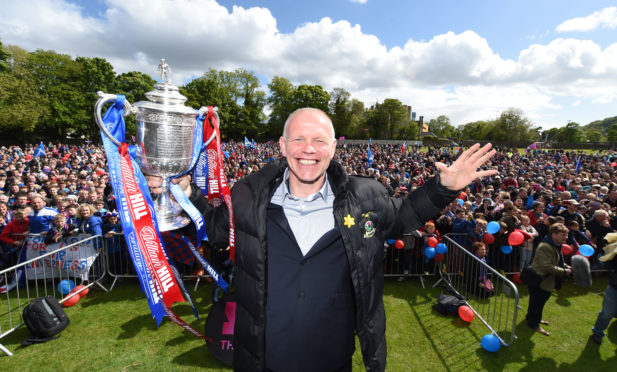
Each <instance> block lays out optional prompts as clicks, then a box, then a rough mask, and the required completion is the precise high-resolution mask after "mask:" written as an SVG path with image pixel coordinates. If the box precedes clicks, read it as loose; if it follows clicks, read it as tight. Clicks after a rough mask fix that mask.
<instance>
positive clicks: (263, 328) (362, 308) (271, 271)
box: [149, 108, 496, 371]
mask: <svg viewBox="0 0 617 372" xmlns="http://www.w3.org/2000/svg"><path fill="white" fill-rule="evenodd" d="M279 145H280V149H281V153H282V155H283V158H281V159H278V160H275V161H272V162H270V163H269V164H267V165H266V166H264V167H263V168H262V169H261V170H259V171H258V172H254V173H251V174H250V175H248V176H246V177H244V178H242V179H240V180H238V182H236V184H235V185H234V187H233V189H232V201H233V207H234V218H235V226H236V233H235V234H236V235H235V236H236V254H235V271H234V283H235V288H236V298H237V307H236V317H235V333H234V341H233V346H234V369H235V370H237V371H264V370H267V371H351V369H352V355H353V354H354V351H355V339H354V335H356V334H357V335H358V338H359V339H360V345H361V349H362V356H363V360H364V365H365V367H366V369H367V370H368V371H383V370H385V365H386V339H385V334H386V333H385V325H386V316H385V310H384V304H383V299H382V295H383V285H384V283H383V271H382V260H383V242H384V240H385V239H386V238H388V237H392V236H400V235H401V233H402V232H404V231H413V230H415V229H417V228H418V227H420V226H422V225H423V224H424V222H426V221H427V220H428V219H430V218H431V217H433V216H434V215H436V214H438V213H439V212H440V211H441V209H442V208H443V207H444V206H446V205H447V204H448V203H450V202H451V201H452V200H453V199H454V198H455V197H456V196H457V195H458V192H459V190H461V189H462V188H464V187H465V186H467V185H468V184H469V183H470V182H471V181H473V180H474V179H475V178H476V177H483V176H487V175H492V174H495V173H496V171H494V170H485V171H479V172H478V171H477V169H478V168H479V167H480V166H481V165H482V164H483V163H484V162H486V160H488V159H489V158H490V157H491V156H492V155H493V154H494V151H491V150H490V147H491V146H490V145H487V146H485V147H483V148H481V149H480V147H479V145H474V146H472V147H471V148H470V149H468V150H467V151H465V152H463V153H462V154H461V155H460V157H459V159H458V160H457V161H456V162H454V163H452V165H450V167H446V166H445V165H444V164H440V163H437V164H436V166H437V167H438V169H439V170H440V172H439V174H438V175H436V176H435V177H433V178H431V179H430V180H428V181H427V182H426V184H425V185H423V186H422V187H420V188H418V189H417V190H416V191H414V192H413V193H411V194H409V196H408V197H406V198H391V197H390V196H389V195H388V194H387V192H386V189H385V188H384V187H383V185H381V184H380V183H378V182H377V181H375V180H374V179H372V178H365V177H357V176H349V175H348V174H347V172H346V171H345V168H344V167H343V166H342V165H341V164H339V163H338V162H335V161H332V158H333V157H334V153H335V149H336V140H335V136H334V129H333V126H332V122H331V120H330V118H329V117H328V116H327V115H326V114H325V113H324V112H323V111H320V110H317V109H313V108H303V109H299V110H297V111H295V112H294V113H292V114H291V115H290V116H289V118H288V119H287V121H286V123H285V127H284V130H283V136H282V137H281V138H280V140H279ZM160 182H161V180H160V177H159V178H157V177H149V185H150V187H153V192H155V193H156V192H160V187H159V186H160ZM174 182H179V183H180V185H181V186H182V187H183V189H184V190H185V192H186V193H187V195H190V197H191V201H192V202H193V204H194V205H196V206H197V207H198V208H200V209H201V210H202V212H203V213H204V214H205V215H206V221H207V223H206V225H207V228H208V237H209V238H210V240H211V241H212V242H213V244H215V246H217V248H218V247H219V246H221V247H222V248H224V247H225V246H226V244H227V236H226V232H227V231H226V229H227V226H226V221H227V209H226V207H225V205H224V204H223V205H222V206H220V207H218V208H212V207H211V206H210V205H209V204H208V202H207V201H206V200H205V199H204V197H203V194H201V191H200V190H199V188H198V187H197V186H196V185H193V186H191V185H190V184H189V182H188V176H186V177H183V178H181V179H177V180H176V181H174Z"/></svg>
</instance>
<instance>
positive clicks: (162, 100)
mask: <svg viewBox="0 0 617 372" xmlns="http://www.w3.org/2000/svg"><path fill="white" fill-rule="evenodd" d="M157 71H158V72H159V73H160V75H161V82H160V83H158V84H156V85H155V86H154V90H153V91H151V92H148V93H146V97H147V98H148V101H140V102H137V103H135V104H134V105H131V104H130V103H129V102H128V101H125V102H124V115H125V116H128V115H130V114H134V115H135V118H136V121H137V143H136V148H137V156H136V160H137V162H138V163H139V166H140V168H141V170H142V172H143V173H145V174H150V175H156V176H160V177H162V178H163V184H162V189H163V192H162V194H161V195H160V196H159V197H158V198H157V199H156V200H155V201H154V210H155V212H156V219H157V222H158V227H159V230H160V231H169V230H175V229H179V228H181V227H184V226H186V225H187V224H188V223H189V222H190V219H189V218H188V217H187V216H186V213H183V210H182V208H181V207H180V205H179V204H178V203H177V202H175V201H174V200H172V199H171V198H170V194H169V186H170V185H169V182H170V181H169V177H172V176H176V175H178V174H181V173H184V172H186V171H188V170H189V167H190V166H191V161H192V158H193V145H194V144H193V133H194V130H195V125H196V122H195V119H196V118H197V115H199V114H206V113H207V112H208V108H207V107H202V108H200V109H199V111H198V110H195V109H193V108H191V107H187V106H184V102H186V97H184V96H183V95H182V94H180V92H179V91H178V87H176V86H174V85H173V84H172V83H171V80H169V74H170V72H171V69H170V68H169V65H168V64H167V63H166V62H165V59H162V60H161V63H160V64H159V66H158V69H157ZM98 96H99V100H98V101H97V102H96V105H95V106H94V118H95V120H96V124H97V125H98V126H99V128H101V130H102V131H103V133H105V135H106V136H107V137H109V139H110V140H111V141H112V142H113V143H114V144H116V145H118V146H120V142H118V140H116V139H115V138H114V137H113V136H112V135H111V133H109V131H108V130H107V128H106V127H105V125H104V124H103V119H102V117H101V110H102V109H103V107H104V106H105V104H107V103H108V102H110V101H115V100H116V95H115V94H106V93H103V92H98ZM214 111H215V112H214V115H217V113H216V108H215V109H214ZM217 119H218V118H217ZM215 137H216V133H213V134H212V136H211V137H210V138H208V139H204V141H205V144H208V143H210V141H212V140H213V139H214V138H215Z"/></svg>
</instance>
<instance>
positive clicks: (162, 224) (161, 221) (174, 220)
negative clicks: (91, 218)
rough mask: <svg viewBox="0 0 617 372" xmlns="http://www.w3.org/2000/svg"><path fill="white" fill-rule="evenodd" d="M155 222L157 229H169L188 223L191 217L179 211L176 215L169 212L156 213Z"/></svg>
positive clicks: (181, 226) (175, 228) (178, 227)
mask: <svg viewBox="0 0 617 372" xmlns="http://www.w3.org/2000/svg"><path fill="white" fill-rule="evenodd" d="M156 222H157V224H158V227H159V231H161V232H162V231H171V230H178V229H181V228H183V227H184V226H186V225H188V224H189V223H190V222H191V219H190V218H189V217H188V216H187V215H186V213H181V214H178V215H172V214H170V213H167V214H162V215H159V214H158V213H157V215H156Z"/></svg>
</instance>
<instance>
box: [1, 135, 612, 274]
mask: <svg viewBox="0 0 617 372" xmlns="http://www.w3.org/2000/svg"><path fill="white" fill-rule="evenodd" d="M337 147H338V148H337V153H336V154H335V157H334V160H335V161H338V162H340V163H341V164H342V165H343V166H344V168H345V170H346V172H347V173H348V174H349V175H360V176H365V177H372V178H375V179H377V180H378V181H380V182H381V183H382V184H383V185H384V187H385V188H386V189H387V190H388V192H389V193H390V195H391V196H395V197H397V196H398V197H405V196H406V195H407V194H408V193H410V192H413V191H414V190H415V189H416V188H417V187H419V186H421V185H422V184H424V183H425V182H426V181H427V179H429V178H430V177H432V175H433V174H434V173H435V171H436V167H435V163H436V162H443V163H446V164H448V163H450V162H452V161H453V160H454V159H456V157H457V156H458V152H459V151H461V149H460V148H458V147H439V148H436V147H429V148H424V149H423V148H420V147H417V146H408V147H403V146H400V145H377V144H366V143H363V144H358V143H356V144H351V143H346V142H345V141H339V143H338V145H337ZM222 148H223V150H224V153H225V156H226V159H225V167H226V175H227V178H228V181H229V184H230V185H231V186H232V187H233V184H234V183H235V182H236V181H237V180H239V179H240V178H242V177H244V176H246V175H248V174H250V173H252V172H255V171H257V170H259V169H261V168H262V167H263V166H264V165H265V164H267V163H268V162H270V161H272V160H273V159H276V158H278V157H280V154H279V149H278V143H276V142H273V141H269V142H266V143H260V144H254V145H251V146H246V145H245V144H244V143H242V142H233V141H230V142H224V143H223V145H222ZM369 148H370V151H371V153H372V155H373V156H372V159H371V160H369V156H368V152H369V151H368V150H369ZM616 161H617V153H615V154H613V153H612V152H599V153H594V154H588V153H587V154H586V153H582V152H568V151H566V152H564V151H559V150H552V149H534V150H533V151H529V152H526V153H519V152H518V151H516V150H514V149H508V148H498V152H497V154H496V155H495V157H494V158H493V159H492V160H489V162H488V163H487V164H486V167H487V168H496V169H498V171H499V173H498V174H497V175H496V176H494V177H489V178H485V179H483V180H481V179H477V180H476V181H475V182H473V183H472V184H470V185H469V186H468V187H467V188H466V189H465V190H464V191H463V192H462V193H461V195H460V196H459V198H458V199H457V200H455V201H454V202H453V203H452V204H451V205H449V206H448V207H446V208H445V209H444V210H443V211H442V212H441V213H440V214H439V215H437V216H435V217H434V218H433V220H432V228H433V230H434V231H433V234H434V233H435V232H436V233H437V234H441V235H444V234H447V233H464V234H466V236H467V238H465V240H464V241H461V242H460V243H463V244H464V245H466V247H467V248H469V249H470V250H473V243H475V242H477V241H483V236H484V235H485V233H486V225H487V223H488V222H491V221H499V222H500V223H501V224H502V229H501V230H500V233H497V234H496V235H495V239H496V242H490V243H492V244H490V246H491V247H499V246H501V245H502V244H505V241H506V239H507V235H504V234H503V233H505V232H508V231H513V230H514V229H515V228H517V229H520V230H522V231H524V232H525V237H526V239H525V242H524V244H522V245H520V246H516V247H514V248H515V250H516V251H515V252H514V253H515V254H514V255H512V256H510V257H516V259H508V260H504V259H502V257H500V256H501V254H500V252H499V249H494V250H493V249H491V250H489V252H488V255H487V260H488V262H489V263H491V264H492V265H493V266H494V267H497V268H499V269H502V270H505V271H506V272H511V271H513V270H520V269H521V268H522V267H524V266H526V265H528V264H530V259H531V255H532V252H533V251H534V249H535V247H536V246H537V245H538V244H539V243H540V242H541V241H542V239H543V238H544V237H545V236H546V235H547V233H548V227H549V226H550V225H551V224H552V223H555V222H563V223H564V224H565V225H566V226H567V227H568V229H569V235H568V244H570V245H571V246H572V247H573V249H574V251H576V248H577V247H578V246H579V245H580V244H590V245H591V246H592V247H594V248H602V246H603V244H604V243H603V237H604V236H605V235H606V234H607V233H609V232H611V231H615V230H616V229H617V171H616V166H617V164H616V163H615V162H616ZM106 163H107V160H106V157H105V154H104V151H103V149H102V147H101V146H97V145H95V144H92V143H83V144H81V145H69V144H61V143H59V144H51V143H50V144H48V145H47V146H43V145H26V146H24V147H23V148H22V147H20V146H9V147H8V148H7V147H4V146H3V147H2V148H0V229H2V234H0V241H1V242H2V250H3V258H4V261H7V262H11V260H10V259H8V258H7V257H6V255H7V254H9V252H14V251H15V247H18V246H19V245H20V244H21V243H22V241H23V238H20V234H25V233H31V234H47V235H48V236H47V238H46V239H47V240H48V241H50V242H51V241H53V240H55V241H57V240H58V239H59V237H61V236H63V235H64V236H66V235H68V234H75V233H78V232H82V233H94V234H107V233H109V232H110V231H115V232H120V231H121V227H120V224H119V222H118V216H117V212H116V206H115V200H114V195H113V191H112V188H111V185H110V183H109V176H108V173H107V164H106ZM56 215H61V216H62V217H64V218H61V217H57V218H56V217H55V216H56ZM420 232H421V233H422V231H420ZM486 243H489V242H486ZM13 263H14V262H13ZM5 266H6V264H5Z"/></svg>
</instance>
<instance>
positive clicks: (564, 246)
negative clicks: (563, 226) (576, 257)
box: [561, 244, 574, 256]
mask: <svg viewBox="0 0 617 372" xmlns="http://www.w3.org/2000/svg"><path fill="white" fill-rule="evenodd" d="M572 252H574V249H572V247H571V246H569V245H568V244H562V245H561V253H562V254H563V255H564V256H568V255H570V254H572Z"/></svg>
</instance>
